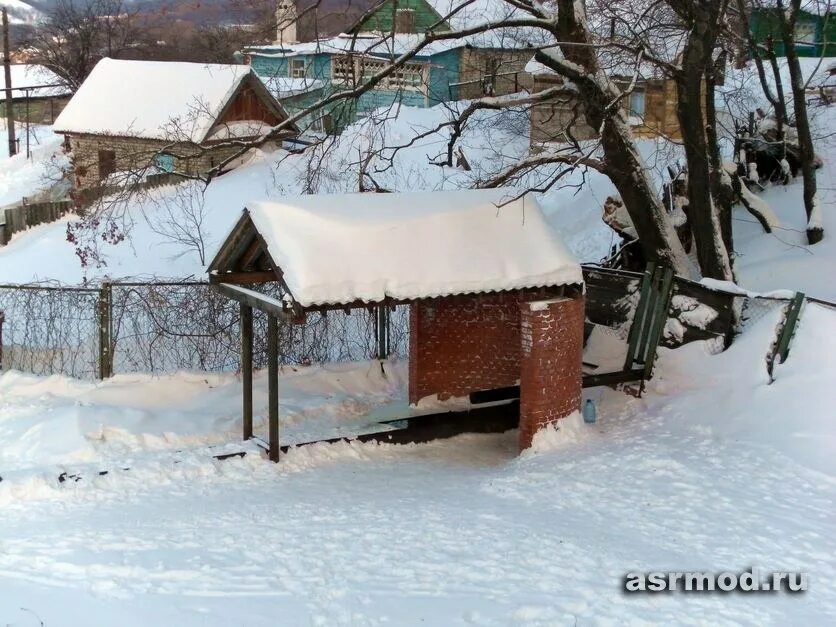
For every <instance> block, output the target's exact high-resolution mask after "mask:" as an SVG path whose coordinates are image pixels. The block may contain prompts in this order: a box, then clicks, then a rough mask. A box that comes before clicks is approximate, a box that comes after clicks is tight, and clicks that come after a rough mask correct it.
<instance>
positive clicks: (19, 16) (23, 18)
mask: <svg viewBox="0 0 836 627" xmlns="http://www.w3.org/2000/svg"><path fill="white" fill-rule="evenodd" d="M0 6H3V7H6V9H8V13H9V23H10V24H32V23H34V22H36V21H37V20H38V18H39V17H40V16H41V12H40V11H39V10H38V9H36V8H35V7H34V6H33V4H32V3H29V2H23V1H22V0H0Z"/></svg>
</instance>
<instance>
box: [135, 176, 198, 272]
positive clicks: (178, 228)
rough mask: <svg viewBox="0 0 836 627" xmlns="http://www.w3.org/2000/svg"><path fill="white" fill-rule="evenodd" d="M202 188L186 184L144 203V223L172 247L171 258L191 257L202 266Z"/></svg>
mask: <svg viewBox="0 0 836 627" xmlns="http://www.w3.org/2000/svg"><path fill="white" fill-rule="evenodd" d="M205 195H206V186H205V185H204V184H203V183H201V182H200V181H188V182H185V183H182V184H180V185H177V186H175V187H174V188H173V191H172V193H170V194H168V193H163V194H160V195H158V196H155V197H153V198H152V199H151V201H150V202H149V203H148V206H147V209H146V211H145V220H146V222H147V223H148V226H149V228H150V229H151V230H152V231H153V232H154V233H156V234H158V235H161V236H162V237H164V238H165V240H166V242H167V243H169V244H170V245H172V246H174V247H176V251H175V254H174V257H175V258H177V257H182V256H183V255H186V254H188V253H195V254H196V255H197V256H198V258H199V259H200V265H201V266H205V265H206V238H207V236H208V233H207V232H206V227H205V223H206V196H205Z"/></svg>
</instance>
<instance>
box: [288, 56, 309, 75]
mask: <svg viewBox="0 0 836 627" xmlns="http://www.w3.org/2000/svg"><path fill="white" fill-rule="evenodd" d="M305 69H306V68H305V60H304V59H291V60H290V77H291V78H305Z"/></svg>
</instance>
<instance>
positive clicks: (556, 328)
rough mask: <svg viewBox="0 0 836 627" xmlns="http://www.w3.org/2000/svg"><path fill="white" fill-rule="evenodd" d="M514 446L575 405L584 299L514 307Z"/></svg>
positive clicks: (579, 382) (580, 384)
mask: <svg viewBox="0 0 836 627" xmlns="http://www.w3.org/2000/svg"><path fill="white" fill-rule="evenodd" d="M520 310H521V311H520V314H521V322H520V328H521V334H520V335H521V366H520V431H519V438H520V440H519V441H520V448H521V449H525V448H528V447H529V446H530V445H531V440H532V438H533V437H534V434H535V433H537V431H538V430H540V429H541V428H542V427H544V426H546V425H547V424H549V423H553V422H555V421H557V420H559V419H561V418H565V417H566V416H568V415H569V414H571V413H572V412H574V411H578V410H579V409H580V405H581V393H582V388H583V371H582V367H583V364H582V359H583V327H584V299H583V296H577V297H575V298H558V299H553V300H550V301H540V302H529V303H522V304H521V305H520Z"/></svg>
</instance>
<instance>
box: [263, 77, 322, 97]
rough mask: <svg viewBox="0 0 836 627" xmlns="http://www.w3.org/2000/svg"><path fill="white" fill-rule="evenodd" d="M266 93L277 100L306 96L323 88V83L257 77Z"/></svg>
mask: <svg viewBox="0 0 836 627" xmlns="http://www.w3.org/2000/svg"><path fill="white" fill-rule="evenodd" d="M258 78H259V79H261V82H262V83H264V86H265V87H266V88H267V91H269V92H270V94H271V95H272V96H273V98H275V99H277V100H281V99H282V98H290V97H291V96H298V95H299V94H306V93H309V92H312V91H316V90H317V89H322V88H323V87H324V86H325V81H322V80H317V79H314V78H306V77H303V78H289V77H287V76H270V77H266V76H261V75H258Z"/></svg>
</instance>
